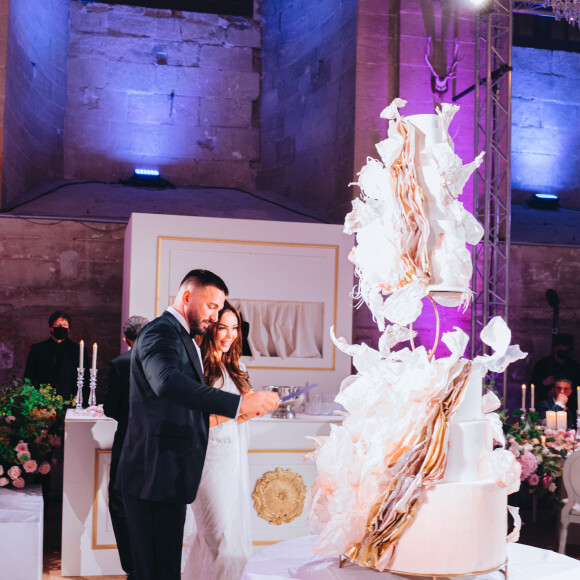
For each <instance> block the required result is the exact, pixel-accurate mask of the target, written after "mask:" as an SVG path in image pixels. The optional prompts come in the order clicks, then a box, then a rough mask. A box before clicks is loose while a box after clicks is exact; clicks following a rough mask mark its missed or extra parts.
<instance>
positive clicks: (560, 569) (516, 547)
mask: <svg viewBox="0 0 580 580" xmlns="http://www.w3.org/2000/svg"><path fill="white" fill-rule="evenodd" d="M313 542H314V536H305V537H301V538H295V539H293V540H287V541H286V542H280V543H279V544H274V545H273V546H269V547H267V548H264V549H262V550H260V551H259V552H256V553H255V554H254V555H253V556H252V557H251V558H250V560H249V561H248V563H247V565H246V567H245V569H244V573H243V575H242V580H280V579H283V578H284V579H285V578H293V579H295V580H296V579H297V580H327V579H330V580H333V579H335V578H340V579H342V580H359V579H361V580H370V579H374V580H379V578H380V580H389V579H393V580H394V579H403V578H406V579H407V580H408V579H409V576H401V575H399V574H390V573H388V572H383V573H379V572H377V571H376V570H370V569H369V568H361V567H359V566H357V565H354V564H350V563H346V564H343V567H342V568H339V567H338V558H324V557H322V556H319V555H317V554H314V553H313V552H312V544H313ZM507 553H508V578H509V580H540V579H541V580H580V561H578V560H574V559H573V558H568V557H567V556H563V555H562V554H558V553H556V552H551V551H549V550H541V549H540V548H533V547H531V546H526V545H524V544H508V546H507ZM419 554H420V550H418V555H417V557H418V558H419V557H420V556H419ZM378 574H380V576H379V575H378ZM413 578H414V579H416V580H419V578H420V577H418V576H413ZM425 578H426V577H425ZM429 578H432V576H430V577H429ZM438 578H442V577H441V576H439V577H438ZM470 578H471V579H473V580H475V579H477V580H505V579H504V575H503V573H502V572H500V571H498V572H493V573H490V574H483V575H480V576H471V577H470Z"/></svg>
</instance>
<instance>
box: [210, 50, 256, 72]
mask: <svg viewBox="0 0 580 580" xmlns="http://www.w3.org/2000/svg"><path fill="white" fill-rule="evenodd" d="M199 66H200V67H202V68H209V69H218V70H237V71H241V72H252V49H251V48H247V47H237V46H215V45H210V44H204V45H202V46H201V47H200V52H199Z"/></svg>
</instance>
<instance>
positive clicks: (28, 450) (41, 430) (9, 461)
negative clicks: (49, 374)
mask: <svg viewBox="0 0 580 580" xmlns="http://www.w3.org/2000/svg"><path fill="white" fill-rule="evenodd" d="M65 413H66V407H65V403H64V401H63V399H62V397H61V396H60V395H58V394H57V393H56V391H55V390H54V389H53V388H52V387H51V386H50V385H41V386H40V387H39V388H36V387H35V386H34V385H33V384H31V383H30V382H29V381H28V380H24V381H20V380H15V381H14V382H13V383H12V384H9V385H5V386H2V385H0V487H5V486H8V485H11V486H13V487H17V488H22V487H24V486H25V485H26V481H27V480H30V479H31V477H32V476H33V475H34V474H37V473H39V474H46V473H48V472H49V471H50V457H51V454H52V452H53V450H54V449H55V448H57V447H60V446H61V444H62V433H63V426H64V415H65Z"/></svg>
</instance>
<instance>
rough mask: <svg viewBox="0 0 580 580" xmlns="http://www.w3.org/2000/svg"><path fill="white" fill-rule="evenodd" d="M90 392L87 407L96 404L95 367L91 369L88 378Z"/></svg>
mask: <svg viewBox="0 0 580 580" xmlns="http://www.w3.org/2000/svg"><path fill="white" fill-rule="evenodd" d="M90 387H91V392H90V393H89V407H96V406H97V395H96V391H97V369H91V379H90Z"/></svg>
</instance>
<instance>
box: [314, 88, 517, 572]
mask: <svg viewBox="0 0 580 580" xmlns="http://www.w3.org/2000/svg"><path fill="white" fill-rule="evenodd" d="M404 104H405V102H404V101H402V100H401V99H396V100H395V101H394V102H393V104H391V105H390V106H389V107H387V109H385V111H383V114H382V115H381V116H384V117H386V118H388V119H390V123H389V133H388V135H389V138H388V139H386V140H385V141H382V142H381V143H379V144H378V145H377V150H378V151H379V154H380V156H381V161H378V160H374V159H369V160H368V162H367V165H366V166H365V167H364V168H363V169H362V171H361V173H360V174H359V175H360V178H359V181H358V185H359V187H360V188H361V191H362V194H361V198H360V199H356V200H355V201H354V202H353V211H352V212H351V213H350V214H349V215H348V216H347V218H346V222H345V231H346V232H347V233H354V234H356V241H357V245H355V247H354V248H353V250H352V252H351V254H350V259H351V261H352V262H353V263H354V264H355V266H356V270H355V271H356V273H357V275H358V276H359V279H360V282H359V286H358V289H357V294H358V297H359V298H360V299H361V300H364V302H365V303H366V304H367V305H368V307H369V308H370V310H371V311H372V313H373V317H374V319H375V320H376V321H377V324H378V326H379V329H380V330H382V331H383V334H382V336H381V339H380V341H379V348H378V350H374V349H371V348H370V347H368V346H367V345H365V344H361V345H349V344H346V342H345V341H344V340H342V339H336V338H335V337H333V340H334V341H335V344H336V345H337V347H338V348H339V349H340V350H342V351H343V352H345V353H346V354H348V355H350V356H352V357H353V364H354V366H355V367H356V369H357V374H356V375H353V376H351V377H348V378H347V379H345V380H344V381H343V384H342V385H341V391H340V393H339V395H338V396H337V398H336V400H337V402H339V403H340V404H342V405H343V406H344V408H345V409H346V412H347V413H346V415H345V418H344V421H343V423H342V425H341V426H333V427H332V429H331V433H330V436H329V437H328V438H326V439H325V440H323V441H318V443H319V445H318V447H317V449H316V451H315V452H314V453H313V457H314V459H315V460H316V463H317V471H318V475H317V479H316V481H315V483H314V485H313V486H312V488H311V490H310V493H309V497H308V504H309V505H308V511H309V521H310V524H311V527H312V530H313V532H315V533H317V534H318V539H317V541H316V544H315V547H314V549H315V552H317V553H320V554H322V555H326V556H338V555H345V556H346V557H348V558H349V559H351V560H352V561H356V562H358V563H359V564H360V565H362V566H369V567H372V568H376V569H378V570H393V571H398V572H403V573H412V574H426V575H428V574H433V575H435V574H436V575H451V574H469V573H475V572H482V571H486V570H491V569H496V568H498V567H500V566H501V565H502V564H503V563H504V562H505V546H506V536H507V527H508V525H507V520H508V518H507V513H508V506H507V495H508V494H509V493H511V492H513V491H515V490H517V489H518V487H519V475H520V474H519V464H518V463H517V462H516V461H515V458H514V456H513V455H512V454H511V453H510V452H508V451H505V450H503V449H501V448H499V449H496V450H495V451H493V450H492V449H493V440H496V441H498V442H502V441H503V433H502V429H501V423H500V421H499V418H498V415H497V414H495V413H493V412H492V411H493V410H495V409H496V408H497V407H498V406H499V401H498V399H497V397H495V395H493V393H491V392H490V393H488V394H486V395H485V397H482V379H483V376H484V374H485V373H486V372H487V371H488V370H491V371H493V372H502V371H503V370H505V368H506V367H507V365H508V364H509V363H510V362H511V361H513V360H517V359H518V358H522V357H523V356H525V354H524V353H522V352H521V350H520V349H519V347H517V346H510V339H511V333H510V331H509V329H508V328H507V326H506V324H505V322H504V321H503V320H502V319H501V318H494V319H493V320H492V321H491V322H490V323H489V324H488V325H487V326H486V328H484V329H483V331H482V333H481V339H482V341H483V342H484V343H486V344H487V345H488V346H489V347H490V348H491V350H492V351H494V354H493V355H485V356H479V357H477V358H476V359H475V360H473V361H469V360H467V359H465V358H462V357H463V354H464V351H465V349H466V346H467V336H466V335H465V333H464V332H462V331H461V330H460V329H455V330H454V331H453V332H448V333H445V334H444V335H443V337H442V341H443V342H444V343H445V345H446V346H447V348H448V349H449V351H450V353H451V354H450V356H447V357H440V358H435V357H434V356H433V353H432V352H428V351H427V350H426V349H425V348H424V347H418V348H416V349H410V348H402V349H400V350H396V351H395V350H392V349H393V347H394V346H395V345H396V344H397V343H399V342H401V341H407V340H409V339H410V338H411V337H412V335H414V332H413V331H410V330H409V329H407V328H404V327H403V326H402V325H404V324H409V323H412V322H413V321H414V320H416V318H417V317H418V316H419V314H420V312H421V308H422V302H421V301H422V299H423V298H425V297H426V296H429V297H430V298H431V299H432V300H434V301H436V302H437V303H439V304H441V305H444V306H460V305H461V304H466V303H467V302H468V301H469V298H470V296H471V294H470V290H469V280H470V278H471V262H470V254H469V251H468V250H467V249H466V247H465V243H466V242H468V243H470V244H475V243H477V242H478V241H479V239H481V236H482V234H483V230H482V228H481V226H480V225H479V224H478V223H477V222H476V220H475V219H474V218H473V216H472V215H471V214H470V213H469V212H467V211H466V210H465V209H464V208H463V205H462V204H461V203H460V202H459V201H458V200H457V197H458V196H459V195H460V193H461V192H462V189H463V186H464V185H465V182H466V181H467V179H468V177H469V175H470V174H471V173H472V172H473V170H474V169H475V168H476V167H477V166H478V165H479V163H481V158H482V156H481V155H480V156H479V157H478V158H477V159H476V160H475V161H474V162H473V163H471V164H469V165H466V166H464V165H463V164H462V162H461V160H460V159H459V157H457V156H456V155H455V153H454V151H453V143H452V141H451V138H450V137H449V133H448V126H449V123H450V122H451V119H452V117H453V115H454V114H455V112H456V110H457V107H454V106H449V105H443V107H442V109H441V111H439V112H438V114H437V115H417V116H414V117H409V118H407V119H405V118H403V117H401V116H400V114H399V111H398V109H399V108H400V107H401V106H403V105H404ZM385 296H386V298H385ZM386 320H387V321H390V322H393V323H394V324H392V325H390V326H387V325H386V322H385V321H386ZM510 509H511V508H510ZM512 511H513V510H512ZM513 515H514V521H515V522H516V530H515V531H514V532H512V534H511V538H510V539H514V538H515V537H517V533H518V532H517V530H518V529H519V525H518V520H519V518H518V517H517V513H513Z"/></svg>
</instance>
